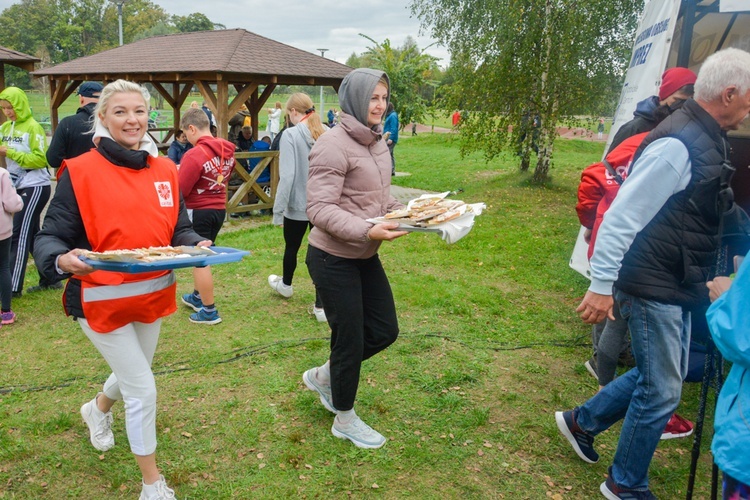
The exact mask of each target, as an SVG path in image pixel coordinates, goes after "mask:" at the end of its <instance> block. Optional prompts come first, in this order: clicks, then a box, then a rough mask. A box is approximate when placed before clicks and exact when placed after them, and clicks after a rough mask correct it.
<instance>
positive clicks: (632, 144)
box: [606, 132, 649, 167]
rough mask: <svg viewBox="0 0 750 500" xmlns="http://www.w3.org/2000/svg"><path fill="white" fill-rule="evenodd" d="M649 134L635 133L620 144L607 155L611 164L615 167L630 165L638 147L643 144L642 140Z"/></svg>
mask: <svg viewBox="0 0 750 500" xmlns="http://www.w3.org/2000/svg"><path fill="white" fill-rule="evenodd" d="M648 134H649V133H648V132H642V133H640V134H635V135H634V136H631V137H628V138H627V139H625V140H624V141H622V142H621V143H620V144H618V145H617V147H616V148H615V149H613V150H612V151H610V152H609V154H608V155H607V157H606V159H607V161H608V162H609V164H610V165H612V166H614V167H619V166H626V167H627V166H629V165H630V162H631V160H632V159H633V155H634V154H635V151H636V149H638V146H640V145H641V142H643V139H645V138H646V136H647V135H648Z"/></svg>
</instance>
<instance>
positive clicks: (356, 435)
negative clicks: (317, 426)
mask: <svg viewBox="0 0 750 500" xmlns="http://www.w3.org/2000/svg"><path fill="white" fill-rule="evenodd" d="M331 433H333V435H334V436H336V437H337V438H340V439H348V440H349V441H351V442H352V443H354V446H356V447H358V448H380V447H381V446H383V445H384V444H385V438H384V437H383V435H382V434H380V433H379V432H378V431H376V430H375V429H373V428H372V427H370V426H369V425H367V424H366V423H364V422H363V421H362V419H361V418H359V416H357V415H355V416H354V418H353V419H352V420H351V422H349V423H348V424H342V423H341V422H339V417H338V415H337V416H336V418H334V419H333V427H331Z"/></svg>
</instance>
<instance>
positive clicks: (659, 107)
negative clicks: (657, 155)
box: [607, 67, 695, 153]
mask: <svg viewBox="0 0 750 500" xmlns="http://www.w3.org/2000/svg"><path fill="white" fill-rule="evenodd" d="M693 84H695V73H693V72H692V71H690V70H689V69H687V68H680V67H677V68H669V69H668V70H667V71H665V72H664V74H663V75H661V85H660V86H659V95H658V96H655V95H652V96H651V97H649V98H647V99H644V100H643V101H641V102H639V103H638V104H637V105H636V107H635V112H633V119H632V120H630V121H629V122H627V123H626V124H624V125H623V126H622V127H620V129H619V130H618V131H617V134H615V137H614V139H612V143H611V144H610V145H609V151H612V150H613V149H615V148H616V147H617V146H618V145H619V144H620V143H621V142H622V141H624V140H625V139H627V138H628V137H632V136H634V135H636V134H640V133H641V132H650V131H651V130H653V129H654V127H656V125H657V124H658V123H659V122H660V121H661V120H660V119H659V117H658V116H657V115H658V114H659V113H664V114H665V115H668V114H670V113H671V111H673V110H674V109H675V108H677V107H679V106H680V105H681V104H682V102H684V101H685V100H686V99H690V98H691V97H693ZM662 118H663V116H662ZM609 151H608V152H607V153H609Z"/></svg>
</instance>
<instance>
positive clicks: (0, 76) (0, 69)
mask: <svg viewBox="0 0 750 500" xmlns="http://www.w3.org/2000/svg"><path fill="white" fill-rule="evenodd" d="M3 90H5V64H3V63H1V62H0V92H2V91H3ZM6 119H7V118H5V113H0V123H5V120H6Z"/></svg>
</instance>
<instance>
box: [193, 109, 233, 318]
mask: <svg viewBox="0 0 750 500" xmlns="http://www.w3.org/2000/svg"><path fill="white" fill-rule="evenodd" d="M180 129H182V131H183V132H185V135H186V136H187V139H188V141H189V142H190V144H192V145H193V147H192V148H191V149H190V150H188V151H187V152H186V153H185V155H184V156H183V157H182V161H181V163H180V170H179V180H180V192H181V193H182V197H183V198H184V199H185V207H187V209H188V215H189V216H190V220H191V221H192V222H193V229H194V230H195V232H196V233H198V234H200V235H201V236H204V237H206V238H207V239H210V240H211V241H213V242H216V237H217V236H218V234H219V230H220V229H221V225H222V224H223V222H224V218H225V217H226V212H227V211H226V199H227V183H228V182H229V176H230V175H231V173H232V169H233V168H234V144H233V143H231V142H229V141H227V140H225V139H222V138H220V137H214V136H213V135H211V123H210V122H209V121H208V117H207V116H206V114H205V113H204V112H203V110H201V109H194V108H190V109H188V110H187V111H185V114H184V115H182V119H181V120H180ZM206 235H211V236H210V237H208V236H206ZM193 282H194V289H193V293H186V294H184V295H183V296H182V302H183V304H185V305H186V306H188V307H190V308H192V309H193V310H194V311H195V313H193V314H191V315H190V321H191V322H193V323H203V324H207V325H215V324H217V323H220V322H221V317H220V316H219V312H218V311H217V310H216V305H215V304H214V302H215V301H214V280H213V275H212V274H211V268H210V267H196V268H193Z"/></svg>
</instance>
